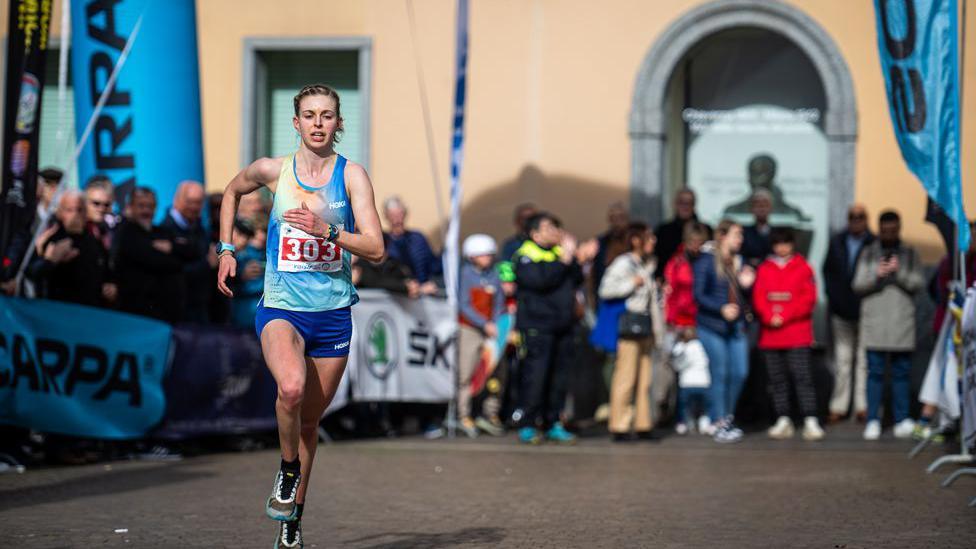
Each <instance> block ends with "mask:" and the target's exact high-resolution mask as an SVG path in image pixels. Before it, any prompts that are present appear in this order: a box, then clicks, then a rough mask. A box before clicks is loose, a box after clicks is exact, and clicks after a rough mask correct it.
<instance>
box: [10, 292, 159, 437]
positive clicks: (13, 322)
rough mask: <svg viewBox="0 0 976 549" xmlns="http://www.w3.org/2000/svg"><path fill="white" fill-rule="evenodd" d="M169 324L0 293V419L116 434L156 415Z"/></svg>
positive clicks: (50, 429) (137, 429) (141, 426)
mask: <svg viewBox="0 0 976 549" xmlns="http://www.w3.org/2000/svg"><path fill="white" fill-rule="evenodd" d="M170 332H171V329H170V327H169V325H167V324H164V323H162V322H159V321H156V320H150V319H148V318H142V317H137V316H133V315H129V314H123V313H118V312H115V311H107V310H104V309H95V308H93V307H84V306H82V305H74V304H71V303H60V302H57V301H48V300H44V299H33V300H26V299H12V298H7V297H3V296H0V423H9V424H13V425H20V426H23V427H29V428H31V429H36V430H38V431H43V432H46V433H62V434H66V435H74V436H80V437H93V438H110V439H124V438H135V437H140V436H142V435H144V434H145V433H146V432H148V431H149V429H150V428H152V427H153V426H154V425H156V424H157V423H159V421H160V420H161V419H162V417H163V411H164V409H165V406H166V400H165V397H164V395H163V384H162V381H163V374H164V372H165V369H166V365H167V360H168V355H169V344H170Z"/></svg>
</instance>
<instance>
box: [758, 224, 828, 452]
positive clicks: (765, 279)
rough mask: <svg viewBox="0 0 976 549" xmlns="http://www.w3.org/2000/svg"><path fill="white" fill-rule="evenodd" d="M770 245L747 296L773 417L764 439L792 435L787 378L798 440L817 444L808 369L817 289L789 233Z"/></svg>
mask: <svg viewBox="0 0 976 549" xmlns="http://www.w3.org/2000/svg"><path fill="white" fill-rule="evenodd" d="M769 240H770V243H771V244H772V248H773V255H771V256H769V258H768V259H766V261H764V262H763V263H762V264H761V265H760V266H759V270H758V272H757V273H756V285H755V286H754V287H753V293H752V295H753V305H754V307H753V308H754V310H755V313H756V317H757V318H758V320H759V324H760V331H759V349H760V350H761V351H762V353H763V357H764V359H765V362H766V371H767V372H768V374H769V393H770V396H771V397H772V399H773V408H774V409H775V411H776V415H777V416H778V419H777V420H776V424H775V425H773V426H772V427H770V429H769V431H767V434H768V435H769V437H770V438H775V439H786V438H791V437H792V436H793V434H794V428H793V420H791V419H790V386H789V379H790V378H792V379H793V387H794V388H795V389H796V395H797V399H798V400H799V401H800V402H799V404H800V411H801V412H803V416H804V417H805V420H804V424H803V438H804V439H805V440H820V439H822V438H823V437H824V432H823V429H822V428H821V427H820V422H819V421H818V420H817V395H816V392H815V391H814V388H813V374H812V371H811V368H810V354H811V353H810V345H811V344H812V343H813V308H814V305H816V303H817V283H816V281H815V280H814V277H813V270H812V269H811V268H810V264H809V263H807V262H806V260H805V259H803V256H801V255H799V254H796V253H795V252H794V247H795V240H794V236H793V231H792V230H791V229H789V228H776V229H773V231H772V232H771V233H770V238H769Z"/></svg>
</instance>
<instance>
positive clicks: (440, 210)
mask: <svg viewBox="0 0 976 549" xmlns="http://www.w3.org/2000/svg"><path fill="white" fill-rule="evenodd" d="M406 5H407V19H408V21H409V22H410V41H411V42H412V43H413V61H414V64H415V65H416V66H417V71H416V74H417V89H418V91H419V92H420V108H421V110H422V111H423V116H424V133H425V134H426V136H427V158H428V160H429V161H430V177H431V181H432V182H433V183H434V205H435V206H437V222H438V223H440V224H441V225H444V230H445V231H446V230H447V225H446V224H445V223H444V205H443V204H442V200H443V199H442V198H441V196H442V194H441V177H440V172H439V171H438V170H437V149H435V148H434V128H433V126H432V125H431V121H430V106H429V105H428V103H427V85H426V84H425V83H424V65H423V63H422V62H421V60H420V45H419V44H418V42H417V20H416V19H415V18H414V15H413V0H406ZM442 238H443V235H442Z"/></svg>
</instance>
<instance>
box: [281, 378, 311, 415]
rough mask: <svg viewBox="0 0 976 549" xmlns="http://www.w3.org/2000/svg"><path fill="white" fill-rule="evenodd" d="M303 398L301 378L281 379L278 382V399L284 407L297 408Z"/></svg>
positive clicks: (303, 388) (303, 390)
mask: <svg viewBox="0 0 976 549" xmlns="http://www.w3.org/2000/svg"><path fill="white" fill-rule="evenodd" d="M304 399H305V383H304V381H303V380H300V379H294V380H283V381H282V382H281V383H279V384H278V401H279V402H281V403H282V404H283V405H284V406H285V407H286V408H288V409H292V408H298V407H299V406H301V405H302V400H304Z"/></svg>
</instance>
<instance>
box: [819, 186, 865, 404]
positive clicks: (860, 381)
mask: <svg viewBox="0 0 976 549" xmlns="http://www.w3.org/2000/svg"><path fill="white" fill-rule="evenodd" d="M874 238H875V237H874V235H873V234H872V233H871V231H870V230H869V229H868V212H867V209H866V208H865V207H864V206H863V205H861V204H854V205H853V206H851V207H850V209H849V210H848V211H847V228H846V229H845V230H843V231H841V232H840V233H838V234H837V235H835V236H834V237H833V238H831V239H830V247H829V248H828V249H827V257H826V258H825V259H824V263H823V278H824V286H825V288H826V291H827V304H828V308H829V310H830V328H831V333H832V335H833V343H834V394H833V396H832V398H831V399H830V418H829V421H830V423H835V422H837V421H839V420H840V419H841V418H843V417H844V416H845V415H847V413H848V410H849V407H850V405H851V393H853V398H854V414H855V415H856V417H857V418H858V420H859V421H864V418H865V415H866V412H867V397H866V392H865V391H866V389H865V387H866V384H867V358H866V354H865V351H864V346H863V345H862V344H861V341H860V337H859V334H858V322H859V320H860V315H861V300H860V297H858V296H857V294H855V293H854V291H853V290H852V289H851V281H852V280H853V278H854V268H855V266H856V265H857V259H858V257H859V256H860V255H861V251H862V250H863V249H864V248H865V247H866V246H867V245H868V244H870V243H872V242H874ZM852 369H853V372H852ZM852 373H853V380H852V379H851V378H852ZM852 381H853V383H852Z"/></svg>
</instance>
